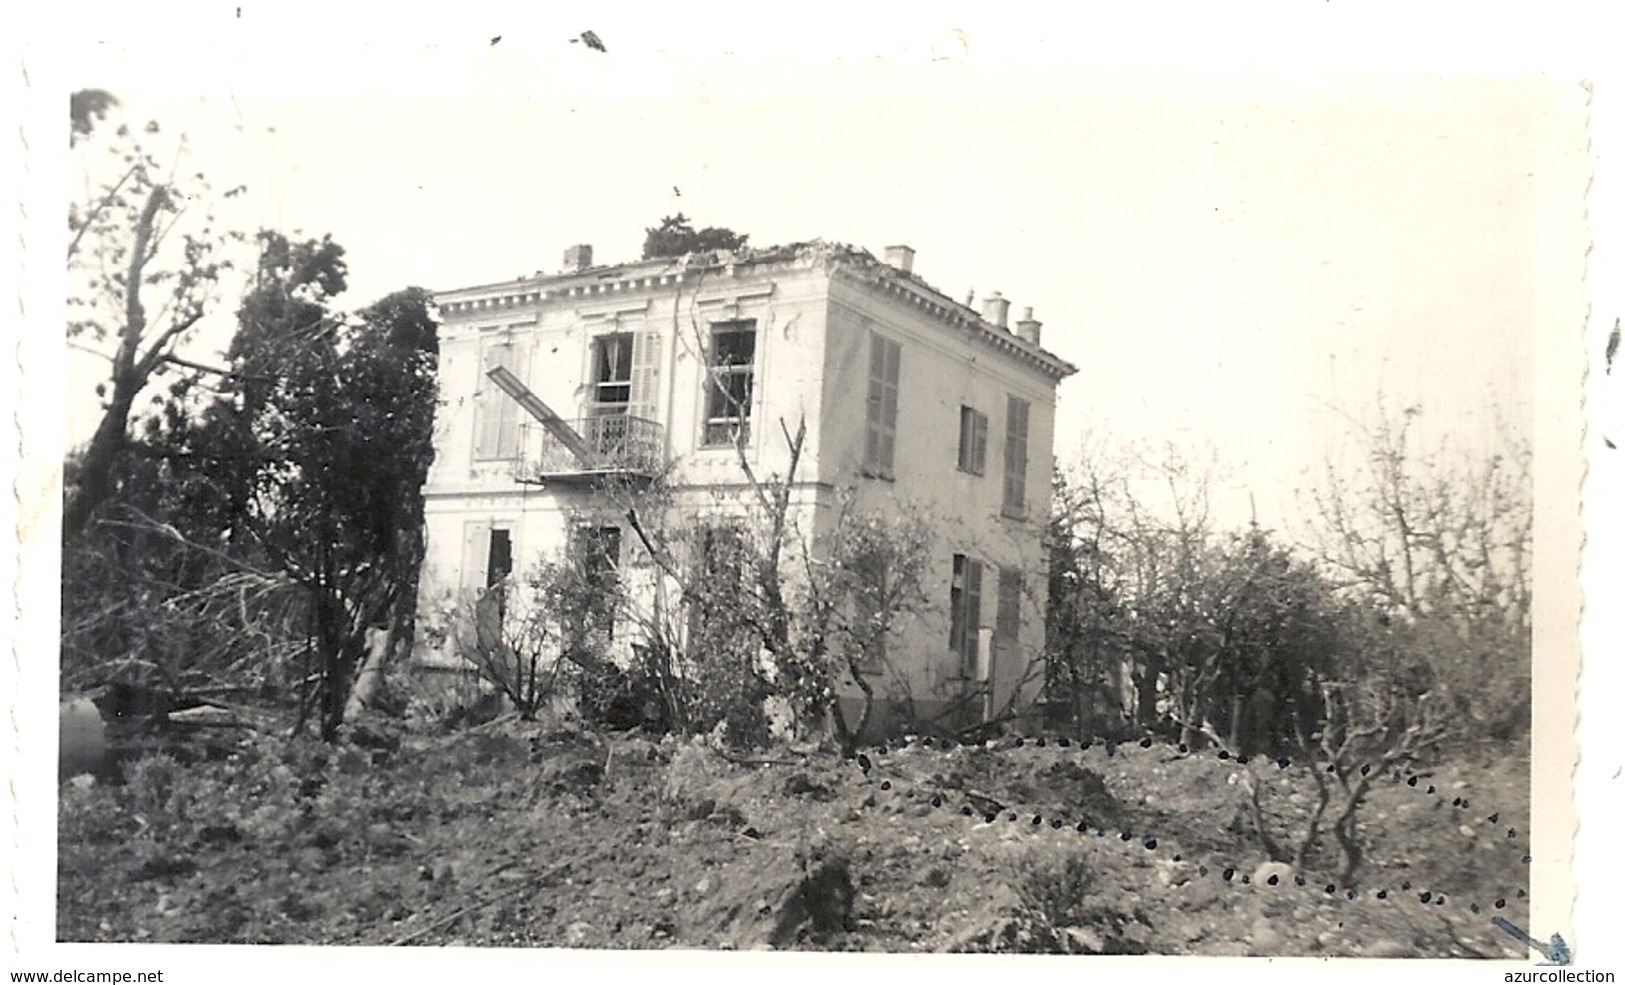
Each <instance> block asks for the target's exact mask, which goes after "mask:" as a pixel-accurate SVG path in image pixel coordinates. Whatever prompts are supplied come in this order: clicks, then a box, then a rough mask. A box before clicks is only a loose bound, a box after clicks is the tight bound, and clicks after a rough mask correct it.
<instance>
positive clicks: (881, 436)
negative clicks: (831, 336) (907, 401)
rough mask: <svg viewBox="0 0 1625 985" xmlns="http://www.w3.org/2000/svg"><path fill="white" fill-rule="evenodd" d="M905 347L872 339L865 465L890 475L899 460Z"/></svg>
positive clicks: (887, 341) (879, 338)
mask: <svg viewBox="0 0 1625 985" xmlns="http://www.w3.org/2000/svg"><path fill="white" fill-rule="evenodd" d="M901 368H902V348H901V347H900V346H899V345H898V344H897V343H895V342H892V341H890V340H888V339H885V338H882V337H881V336H879V335H871V336H870V337H869V404H868V411H869V413H868V428H867V429H866V435H865V444H864V454H863V463H864V465H865V466H866V467H867V468H870V469H873V470H875V471H876V472H879V473H881V474H885V475H889V474H890V473H891V471H892V468H893V466H894V464H895V461H896V457H897V389H898V378H899V375H900V371H901Z"/></svg>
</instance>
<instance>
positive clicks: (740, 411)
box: [702, 319, 756, 445]
mask: <svg viewBox="0 0 1625 985" xmlns="http://www.w3.org/2000/svg"><path fill="white" fill-rule="evenodd" d="M707 375H708V377H709V378H708V379H707V381H706V387H705V429H704V434H703V435H702V440H703V443H704V444H706V445H728V444H733V443H734V442H737V441H748V440H749V439H750V407H751V399H752V397H753V396H754V394H755V387H756V322H755V320H754V319H745V320H741V321H729V322H717V323H716V324H713V325H712V326H711V353H710V358H709V361H708V366H707Z"/></svg>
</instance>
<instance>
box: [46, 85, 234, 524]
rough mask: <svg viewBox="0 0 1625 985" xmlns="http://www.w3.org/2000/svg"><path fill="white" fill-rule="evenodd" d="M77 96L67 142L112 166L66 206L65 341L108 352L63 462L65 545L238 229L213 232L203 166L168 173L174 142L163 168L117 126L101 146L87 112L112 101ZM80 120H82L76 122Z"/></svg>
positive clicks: (198, 315) (90, 507) (206, 300)
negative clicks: (71, 455) (102, 378)
mask: <svg viewBox="0 0 1625 985" xmlns="http://www.w3.org/2000/svg"><path fill="white" fill-rule="evenodd" d="M87 93H91V94H94V93H95V91H94V90H87ZM81 95H84V94H81ZM100 96H104V97H105V96H107V94H106V93H101V94H100ZM82 103H84V100H82V99H81V100H76V101H75V103H74V123H75V127H74V134H75V143H76V144H77V145H79V146H81V147H82V148H84V151H85V152H86V153H96V152H99V153H100V155H102V156H105V157H106V158H107V159H109V160H110V161H111V162H112V165H113V166H112V168H111V169H103V168H100V167H87V173H88V172H95V171H100V172H102V173H103V174H108V173H109V170H110V172H111V173H110V177H108V178H104V179H103V180H102V181H101V182H100V183H95V182H94V181H93V180H92V181H88V182H87V187H86V188H85V191H84V194H83V196H82V198H81V199H80V200H79V201H76V202H74V203H72V204H70V207H69V210H68V229H69V233H70V239H69V241H68V255H67V264H68V276H69V284H70V295H69V299H68V303H69V315H70V319H69V322H68V340H69V345H71V346H74V347H77V348H81V349H85V350H88V351H90V352H92V353H95V354H96V355H98V356H100V357H101V358H104V359H106V360H107V362H108V371H107V378H106V382H104V383H103V384H101V385H100V386H99V387H98V393H99V396H100V397H101V398H102V415H101V420H100V422H99V424H98V425H97V427H96V430H95V432H94V434H93V435H92V436H91V438H90V440H89V442H88V443H87V444H86V445H85V446H84V448H83V449H82V450H81V451H80V452H79V454H78V456H77V457H76V458H75V459H74V460H72V461H71V462H70V468H69V469H68V471H67V475H66V479H67V482H66V492H65V498H64V503H63V514H62V536H63V539H64V541H65V542H66V541H71V540H73V539H75V538H77V537H78V535H79V533H80V531H81V530H83V529H84V526H85V524H86V522H87V521H88V520H89V518H90V516H91V514H92V513H93V512H94V511H95V510H96V508H97V507H98V506H99V505H100V504H101V503H102V502H103V501H104V500H106V499H107V497H108V496H109V495H110V494H111V492H112V490H113V485H114V478H113V473H114V459H115V458H116V457H117V456H118V455H119V454H121V453H122V452H123V451H124V450H125V449H126V447H127V446H128V443H129V437H128V431H129V425H130V417H131V414H132V412H133V409H134V407H135V402H136V398H137V397H138V396H140V394H141V393H142V392H143V391H144V390H145V389H146V388H147V385H148V383H149V382H150V381H151V380H152V378H153V377H154V376H155V375H158V374H159V373H161V372H162V371H163V370H164V369H165V368H166V367H167V366H169V365H172V364H182V365H185V361H184V360H179V359H178V358H177V357H176V356H175V351H174V350H175V347H176V346H177V345H179V344H180V343H181V342H182V341H183V340H184V339H185V338H186V337H187V335H188V334H189V333H190V332H191V331H192V329H193V328H194V327H195V326H196V325H197V324H198V322H199V321H200V320H201V319H202V318H203V317H204V315H205V313H206V312H207V311H208V310H209V307H210V306H211V305H212V304H213V303H214V302H215V301H216V299H217V298H216V289H217V286H218V282H219V278H220V276H221V273H222V272H223V271H224V270H225V268H226V267H227V266H228V264H227V262H226V261H225V260H224V259H222V258H221V257H220V255H219V247H220V246H221V245H222V243H223V242H228V241H231V240H235V239H240V238H241V237H240V235H238V234H236V233H218V232H216V230H215V229H214V217H213V214H212V211H211V208H212V205H211V194H210V192H209V189H208V184H207V181H206V180H205V179H204V177H203V175H202V174H194V175H192V176H190V177H188V178H181V177H179V176H178V175H177V173H176V172H177V170H178V168H179V163H180V160H181V159H182V157H184V140H183V141H182V151H181V153H179V154H177V157H176V161H175V164H173V165H171V166H170V167H169V168H168V169H166V168H164V167H163V166H162V165H161V164H160V163H159V161H158V159H157V158H156V157H155V156H154V154H153V153H152V152H150V151H148V150H147V149H146V148H144V147H143V146H142V144H141V142H140V140H139V139H138V138H137V137H136V136H135V134H134V133H132V132H131V131H130V129H129V128H128V127H127V126H119V127H117V128H116V130H115V132H114V136H113V138H112V139H111V143H110V144H109V145H107V146H102V145H101V142H100V141H99V140H97V139H95V137H96V134H94V133H93V132H92V127H91V125H90V124H89V122H88V121H90V120H92V119H95V118H98V117H99V116H101V115H103V114H105V112H106V111H107V109H108V108H109V106H110V105H112V103H113V101H112V99H111V97H107V98H106V99H105V100H102V99H100V97H97V98H96V99H95V100H94V101H93V103H87V104H84V105H81V104H82ZM81 120H83V121H86V122H84V124H83V126H81ZM157 132H158V125H157V124H156V123H149V124H147V125H146V127H145V128H144V134H146V135H153V134H156V133H157ZM240 191H241V189H240V188H237V189H232V190H231V191H228V192H226V193H225V194H226V197H231V196H234V195H236V194H238V193H239V192H240ZM192 371H194V372H195V370H192Z"/></svg>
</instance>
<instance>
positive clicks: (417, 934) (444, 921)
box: [384, 860, 574, 947]
mask: <svg viewBox="0 0 1625 985" xmlns="http://www.w3.org/2000/svg"><path fill="white" fill-rule="evenodd" d="M573 864H574V862H573V860H572V861H569V862H560V863H559V864H557V865H555V866H553V867H552V868H551V869H548V870H547V871H546V872H539V873H537V874H536V875H535V876H532V877H531V878H530V879H528V880H526V881H524V882H522V883H520V884H519V885H517V886H515V887H513V888H512V889H505V890H503V891H502V892H500V893H497V894H496V895H495V896H492V897H490V898H489V899H483V900H479V901H476V902H473V903H470V904H468V905H467V906H465V907H463V908H461V909H459V910H454V911H452V912H451V913H448V914H446V915H445V916H443V917H441V918H440V919H438V920H435V921H433V922H431V923H428V924H425V925H424V926H422V927H419V928H418V929H417V930H414V931H412V932H411V933H410V934H407V935H406V936H405V937H397V938H395V939H394V940H392V941H390V942H389V943H388V944H386V945H384V946H385V947H401V946H402V945H405V944H410V943H412V942H413V941H415V940H418V939H419V938H422V937H424V936H426V935H428V934H431V933H433V932H434V931H436V930H439V929H440V928H442V927H445V926H446V925H448V924H451V923H455V922H456V921H457V920H459V919H461V918H462V917H464V916H467V915H468V914H470V913H473V912H474V911H475V910H479V909H483V908H485V907H487V906H490V905H491V904H492V903H500V902H502V901H503V900H505V899H509V898H510V897H514V896H518V895H519V894H520V893H522V892H524V891H525V890H527V889H531V888H534V886H535V884H536V883H538V882H540V881H541V880H543V879H547V878H549V877H551V876H556V875H558V874H559V873H560V872H563V871H564V870H565V869H568V868H569V867H570V866H571V865H573Z"/></svg>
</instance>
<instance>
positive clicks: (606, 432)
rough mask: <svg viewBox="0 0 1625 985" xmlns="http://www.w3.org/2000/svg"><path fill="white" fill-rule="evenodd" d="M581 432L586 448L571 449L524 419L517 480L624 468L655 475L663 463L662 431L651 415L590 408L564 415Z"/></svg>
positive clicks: (596, 472)
mask: <svg viewBox="0 0 1625 985" xmlns="http://www.w3.org/2000/svg"><path fill="white" fill-rule="evenodd" d="M562 423H564V424H567V425H569V427H570V428H571V429H572V430H574V431H575V433H576V434H577V435H579V436H580V437H581V441H582V444H584V445H585V446H586V451H587V454H586V455H585V456H582V455H578V454H577V453H576V452H575V451H573V450H571V449H570V447H569V446H568V445H567V444H566V443H565V442H564V441H563V440H561V439H560V438H559V436H558V435H556V434H554V433H553V432H552V431H549V430H548V429H547V428H546V427H544V426H542V425H541V424H526V425H524V436H523V440H522V442H521V446H522V448H523V449H524V453H523V455H522V456H521V458H520V460H519V463H518V475H519V478H520V479H522V480H529V481H538V480H545V479H550V478H551V479H555V480H556V479H567V478H569V477H571V476H589V475H601V474H604V473H624V474H630V475H638V476H654V475H658V474H659V473H660V471H661V470H662V469H663V468H664V466H665V448H666V431H665V428H663V427H661V426H660V425H659V424H657V423H655V422H654V421H649V420H644V419H643V418H641V417H630V416H628V415H625V414H595V415H589V416H587V417H581V418H577V419H575V420H573V421H564V422H562Z"/></svg>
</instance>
